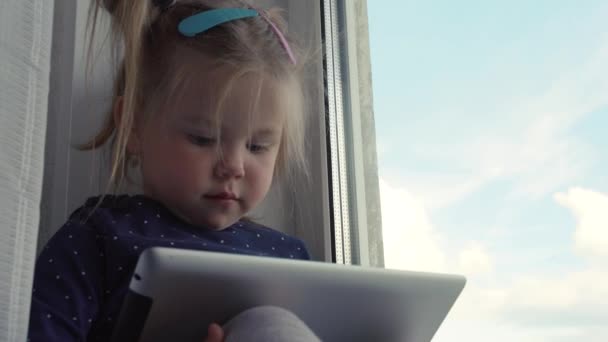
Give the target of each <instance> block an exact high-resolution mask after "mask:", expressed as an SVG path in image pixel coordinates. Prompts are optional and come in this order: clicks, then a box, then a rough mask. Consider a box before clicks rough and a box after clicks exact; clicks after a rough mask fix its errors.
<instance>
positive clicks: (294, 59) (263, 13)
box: [256, 9, 298, 65]
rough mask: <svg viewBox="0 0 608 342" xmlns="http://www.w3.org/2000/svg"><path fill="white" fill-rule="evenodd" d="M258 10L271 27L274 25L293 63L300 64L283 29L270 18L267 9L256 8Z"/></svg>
mask: <svg viewBox="0 0 608 342" xmlns="http://www.w3.org/2000/svg"><path fill="white" fill-rule="evenodd" d="M256 11H257V12H258V13H259V14H260V16H261V17H262V18H264V20H266V22H267V23H268V25H270V27H272V30H273V31H274V33H275V34H276V35H277V36H278V37H279V40H280V41H281V45H283V48H284V49H285V51H287V54H288V55H289V59H290V60H291V63H292V64H293V65H296V64H298V61H297V59H296V56H295V54H294V53H293V51H292V50H291V47H290V46H289V42H287V39H286V38H285V35H283V32H281V30H279V28H278V27H277V25H275V23H273V22H272V20H270V18H269V17H268V15H267V14H266V12H265V11H263V10H257V9H256Z"/></svg>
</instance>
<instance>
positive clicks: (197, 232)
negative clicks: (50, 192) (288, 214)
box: [29, 195, 310, 341]
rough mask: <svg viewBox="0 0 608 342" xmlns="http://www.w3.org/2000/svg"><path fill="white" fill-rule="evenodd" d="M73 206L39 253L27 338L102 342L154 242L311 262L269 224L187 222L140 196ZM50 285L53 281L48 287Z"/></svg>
mask: <svg viewBox="0 0 608 342" xmlns="http://www.w3.org/2000/svg"><path fill="white" fill-rule="evenodd" d="M98 200H99V198H91V199H89V200H88V201H87V203H86V204H85V205H84V206H83V207H81V208H79V209H78V210H76V211H75V212H74V213H73V214H72V215H71V217H70V220H69V221H68V222H67V223H66V224H65V225H64V226H63V227H62V228H61V229H60V230H59V231H58V232H57V233H56V234H55V236H53V238H52V239H51V240H50V241H49V243H48V244H47V246H45V248H44V249H43V251H42V253H41V255H40V257H39V258H38V262H37V267H36V272H35V276H34V288H35V289H36V291H33V294H32V296H33V298H34V299H35V300H33V301H32V309H31V316H30V331H29V338H30V339H31V341H46V340H48V338H46V336H56V337H57V340H62V341H64V340H65V341H68V340H73V336H79V337H80V338H79V339H80V340H82V341H87V340H88V341H106V340H109V338H110V332H111V331H112V329H113V327H114V324H115V323H116V322H115V321H116V320H115V319H113V318H114V317H118V314H119V312H120V307H121V305H122V301H123V299H124V295H125V293H126V291H127V289H128V287H129V282H130V280H131V275H132V273H133V269H134V268H135V265H136V263H137V259H138V257H139V255H140V254H141V253H142V252H143V251H144V250H146V249H147V248H150V247H154V246H162V247H170V248H184V249H194V250H207V251H215V252H227V253H236V254H249V255H260V256H270V257H280V258H287V259H309V258H310V257H309V255H308V252H307V250H306V247H305V246H304V244H303V243H302V242H301V241H300V240H298V239H296V238H293V237H290V236H288V235H285V234H283V233H280V232H278V231H275V230H273V229H270V228H267V227H264V226H261V225H258V224H255V223H252V222H249V221H242V222H237V223H236V224H234V225H233V226H231V227H228V228H226V229H224V230H221V231H213V230H205V229H203V228H199V227H194V226H192V225H189V224H187V223H185V222H183V221H181V220H180V219H178V218H177V217H176V216H175V215H173V214H172V213H171V212H170V211H169V210H167V209H166V208H165V207H164V206H162V205H161V204H160V203H159V202H157V201H154V200H152V199H150V198H147V197H145V196H141V195H140V196H106V197H105V198H104V200H103V202H102V204H101V205H100V206H99V208H98V209H97V210H96V211H95V212H94V213H93V215H91V216H90V218H89V219H88V220H86V222H85V219H86V218H88V217H89V214H90V210H91V209H92V208H94V207H95V206H96V205H97V203H98ZM52 282H54V283H53V284H54V285H53V286H48V284H50V283H52Z"/></svg>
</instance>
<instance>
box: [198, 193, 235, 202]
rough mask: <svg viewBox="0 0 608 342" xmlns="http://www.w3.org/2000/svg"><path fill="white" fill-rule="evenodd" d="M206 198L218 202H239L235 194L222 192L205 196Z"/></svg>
mask: <svg viewBox="0 0 608 342" xmlns="http://www.w3.org/2000/svg"><path fill="white" fill-rule="evenodd" d="M205 198H208V199H211V200H216V201H238V198H237V197H236V195H235V194H233V193H230V192H220V193H216V194H209V195H205Z"/></svg>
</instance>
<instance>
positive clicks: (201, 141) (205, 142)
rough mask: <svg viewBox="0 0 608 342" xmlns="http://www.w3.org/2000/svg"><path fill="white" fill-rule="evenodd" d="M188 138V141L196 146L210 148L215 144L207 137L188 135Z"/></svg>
mask: <svg viewBox="0 0 608 342" xmlns="http://www.w3.org/2000/svg"><path fill="white" fill-rule="evenodd" d="M188 138H189V139H190V141H191V142H192V143H193V144H195V145H198V146H211V145H213V144H215V139H213V138H208V137H202V136H198V135H193V134H189V135H188Z"/></svg>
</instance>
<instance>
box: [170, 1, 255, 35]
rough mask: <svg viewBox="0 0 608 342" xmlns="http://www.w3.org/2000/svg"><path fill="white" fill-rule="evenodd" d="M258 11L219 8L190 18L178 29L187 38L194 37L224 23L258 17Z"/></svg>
mask: <svg viewBox="0 0 608 342" xmlns="http://www.w3.org/2000/svg"><path fill="white" fill-rule="evenodd" d="M258 15H259V13H258V11H256V10H252V9H244V8H218V9H214V10H209V11H205V12H201V13H198V14H195V15H193V16H190V17H188V18H186V19H184V20H182V21H181V22H180V23H179V26H178V27H177V29H178V30H179V32H180V33H181V34H182V35H184V36H186V37H194V36H196V35H197V34H199V33H202V32H205V31H207V30H209V29H211V28H213V27H215V26H218V25H221V24H223V23H226V22H229V21H232V20H237V19H244V18H251V17H257V16H258Z"/></svg>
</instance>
